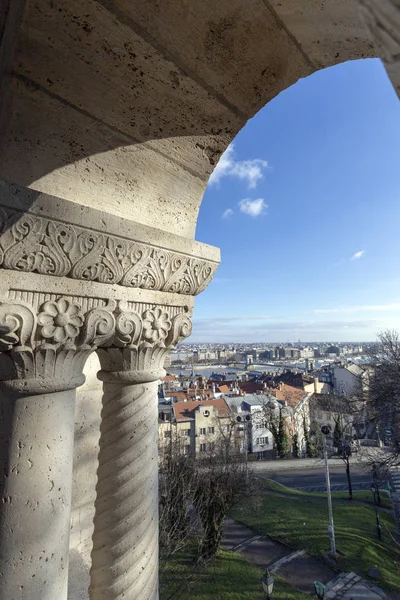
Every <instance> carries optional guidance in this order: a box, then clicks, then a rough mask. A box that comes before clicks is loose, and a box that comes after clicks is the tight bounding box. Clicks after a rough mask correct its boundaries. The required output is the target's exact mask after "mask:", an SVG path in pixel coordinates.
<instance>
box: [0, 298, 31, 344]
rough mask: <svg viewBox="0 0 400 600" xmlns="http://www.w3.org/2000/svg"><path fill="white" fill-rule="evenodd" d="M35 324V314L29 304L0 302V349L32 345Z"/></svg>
mask: <svg viewBox="0 0 400 600" xmlns="http://www.w3.org/2000/svg"><path fill="white" fill-rule="evenodd" d="M36 325H37V319H36V315H35V312H34V311H33V310H32V308H31V307H30V306H28V305H24V304H19V303H18V304H17V303H4V304H2V303H0V326H1V330H0V351H2V352H4V351H8V350H12V349H13V348H14V347H17V346H18V347H25V346H32V344H33V338H34V335H35V331H36Z"/></svg>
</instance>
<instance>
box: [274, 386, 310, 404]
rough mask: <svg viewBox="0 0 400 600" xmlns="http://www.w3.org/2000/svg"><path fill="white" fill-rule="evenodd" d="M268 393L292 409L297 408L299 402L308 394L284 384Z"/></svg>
mask: <svg viewBox="0 0 400 600" xmlns="http://www.w3.org/2000/svg"><path fill="white" fill-rule="evenodd" d="M268 392H269V393H271V394H273V395H274V396H275V398H277V400H285V401H286V402H287V403H288V405H289V406H291V407H292V408H296V406H297V405H298V404H299V402H301V400H303V398H305V396H306V395H307V392H305V391H304V390H301V389H299V388H297V387H293V386H292V385H286V383H283V384H282V385H281V386H280V387H279V388H274V389H270V390H268Z"/></svg>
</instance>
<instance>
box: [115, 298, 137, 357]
mask: <svg viewBox="0 0 400 600" xmlns="http://www.w3.org/2000/svg"><path fill="white" fill-rule="evenodd" d="M142 329H143V321H142V319H141V317H140V315H139V314H138V313H136V312H133V311H131V310H129V309H128V308H127V306H126V304H125V303H123V302H121V303H120V304H119V307H118V316H117V319H116V335H115V345H116V346H130V347H137V346H138V344H139V342H140V339H141V336H142Z"/></svg>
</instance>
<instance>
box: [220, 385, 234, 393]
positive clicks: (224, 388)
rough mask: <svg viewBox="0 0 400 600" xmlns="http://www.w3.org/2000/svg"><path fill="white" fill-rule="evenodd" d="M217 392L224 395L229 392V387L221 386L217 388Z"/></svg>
mask: <svg viewBox="0 0 400 600" xmlns="http://www.w3.org/2000/svg"><path fill="white" fill-rule="evenodd" d="M217 391H218V392H222V393H223V394H226V393H227V392H230V391H231V388H230V387H229V385H226V384H223V385H219V386H218V387H217Z"/></svg>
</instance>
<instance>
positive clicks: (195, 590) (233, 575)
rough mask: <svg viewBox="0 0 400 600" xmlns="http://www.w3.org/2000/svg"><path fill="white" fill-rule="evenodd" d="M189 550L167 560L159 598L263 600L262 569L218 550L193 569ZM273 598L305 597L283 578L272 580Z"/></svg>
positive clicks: (303, 598)
mask: <svg viewBox="0 0 400 600" xmlns="http://www.w3.org/2000/svg"><path fill="white" fill-rule="evenodd" d="M194 560H195V558H194V554H193V553H191V551H190V550H187V551H186V552H185V553H181V554H180V555H178V556H177V557H175V558H174V560H172V561H170V562H169V563H168V565H167V567H166V568H165V570H164V571H163V573H162V575H161V577H160V600H264V598H265V595H264V592H263V589H262V584H261V578H262V575H263V572H262V570H261V569H259V568H258V567H256V566H254V565H252V564H250V563H248V562H247V561H246V560H245V559H244V558H242V557H241V556H240V555H239V554H235V553H234V552H222V551H221V552H219V553H218V556H217V557H216V558H215V560H214V561H213V562H212V563H211V565H210V566H209V567H208V569H207V570H205V571H202V572H198V573H195V572H194V571H193V564H194ZM273 598H274V600H307V598H308V599H309V598H310V596H306V595H304V594H302V593H301V592H298V591H297V590H295V589H294V588H293V587H291V586H289V585H288V584H287V583H285V582H284V581H281V580H279V579H278V578H276V579H275V585H274V594H273Z"/></svg>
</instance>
